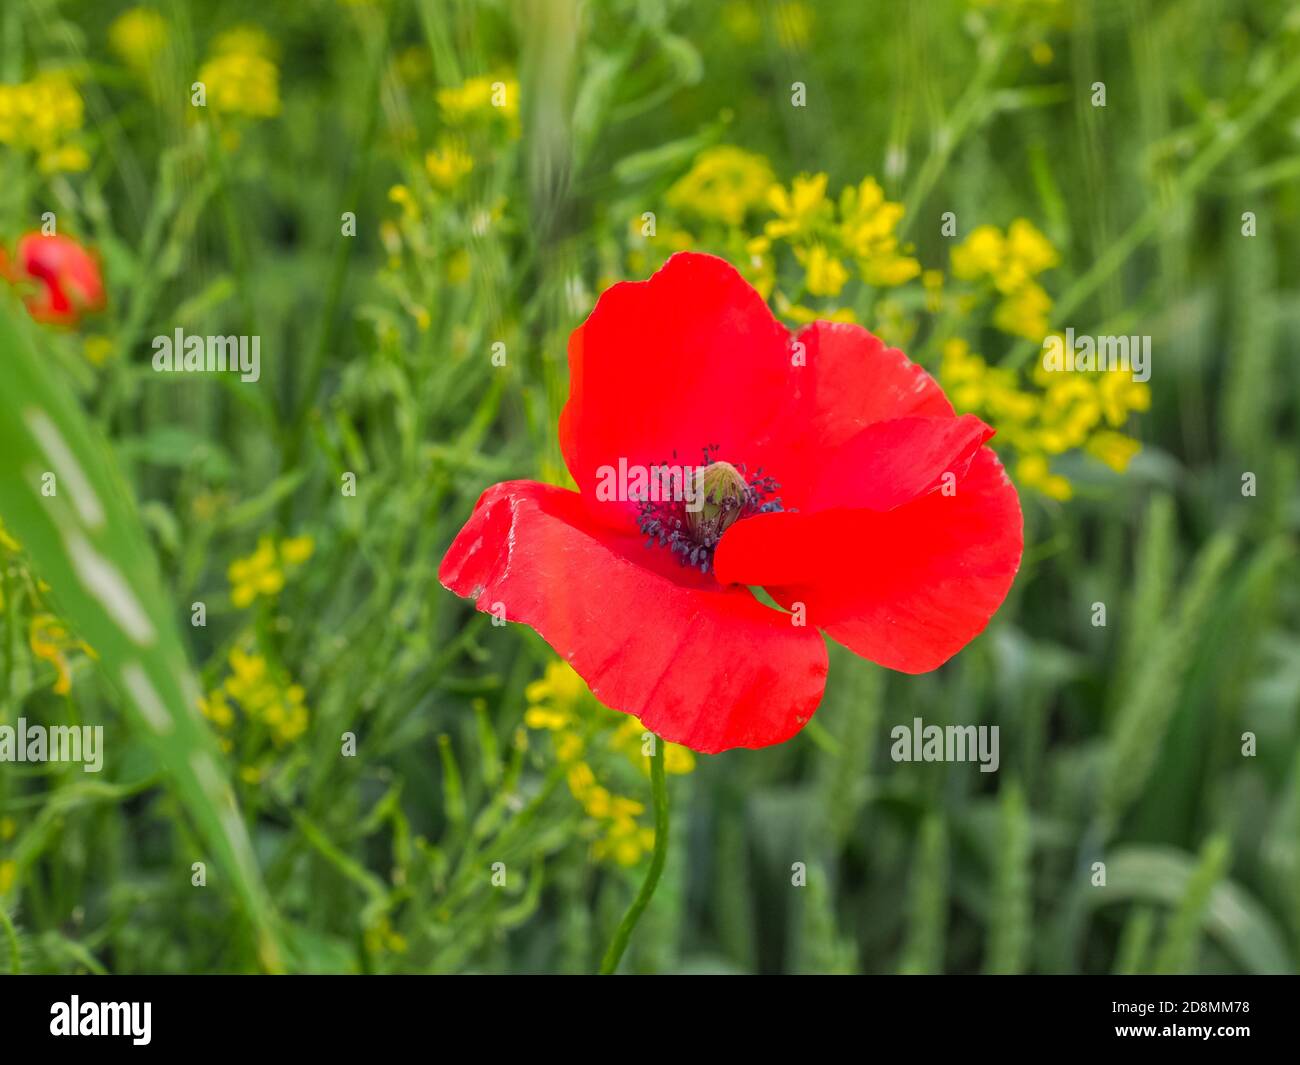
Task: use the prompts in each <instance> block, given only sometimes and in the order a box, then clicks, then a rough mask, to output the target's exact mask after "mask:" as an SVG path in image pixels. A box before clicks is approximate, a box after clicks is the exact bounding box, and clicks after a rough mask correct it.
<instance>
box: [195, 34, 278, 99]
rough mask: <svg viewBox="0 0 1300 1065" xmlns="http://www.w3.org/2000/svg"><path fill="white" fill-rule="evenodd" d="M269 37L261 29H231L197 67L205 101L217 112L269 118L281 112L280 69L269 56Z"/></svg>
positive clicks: (220, 38)
mask: <svg viewBox="0 0 1300 1065" xmlns="http://www.w3.org/2000/svg"><path fill="white" fill-rule="evenodd" d="M270 50H271V49H270V39H269V38H267V37H266V35H265V34H264V33H262V32H261V31H260V30H255V29H251V28H244V29H238V30H231V31H229V32H228V33H225V34H223V35H222V36H221V37H219V38H218V39H217V42H216V44H215V45H214V53H213V55H212V57H211V58H210V59H208V61H207V62H206V63H204V64H203V66H202V67H200V68H199V78H198V80H199V81H201V82H202V83H203V84H204V85H205V86H206V87H207V99H208V105H209V106H210V107H211V108H212V109H213V110H214V111H216V112H218V113H220V114H229V115H243V116H245V117H247V118H272V117H274V116H275V115H278V114H279V113H280V71H279V68H278V67H277V66H276V65H275V62H274V61H273V60H272V59H271V58H270V54H269V53H270Z"/></svg>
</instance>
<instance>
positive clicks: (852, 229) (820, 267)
mask: <svg viewBox="0 0 1300 1065" xmlns="http://www.w3.org/2000/svg"><path fill="white" fill-rule="evenodd" d="M826 183H827V177H826V175H825V174H813V175H811V176H810V175H802V176H800V177H797V178H795V179H794V181H793V182H791V184H790V187H789V188H788V189H786V188H785V187H784V186H781V185H775V186H773V187H772V189H771V190H769V192H768V206H769V207H771V209H772V211H773V212H774V213H775V214H776V218H774V219H773V220H772V221H770V222H768V223H767V225H766V226H764V228H763V238H761V239H760V240H759V241H758V242H756V244H755V246H754V249H753V250H755V251H757V252H758V253H760V254H762V253H764V252H766V251H767V248H768V246H770V245H769V243H768V242H770V241H775V240H785V241H787V242H789V244H790V245H791V247H792V248H793V250H794V253H795V257H796V258H797V259H798V260H799V262H800V264H801V265H802V266H803V267H804V287H805V288H806V289H807V290H808V293H809V294H810V295H813V296H819V297H820V296H830V297H834V296H838V295H839V294H840V291H841V289H843V287H844V285H845V283H846V282H847V281H848V280H849V277H850V273H849V270H848V268H847V267H846V266H845V264H844V260H846V259H848V260H850V261H852V262H854V263H855V264H856V266H857V268H858V274H859V276H860V277H861V278H862V280H863V281H864V282H866V283H867V284H868V285H871V286H873V287H875V288H892V287H894V286H897V285H902V284H905V283H906V282H908V281H910V280H912V278H914V277H916V276H918V275H919V274H920V273H921V264H920V263H918V262H917V261H916V260H915V259H913V258H912V257H911V256H910V255H907V254H906V251H907V250H908V249H904V248H903V247H902V246H900V244H899V241H898V237H897V235H896V230H897V229H898V223H899V222H900V221H902V218H903V205H902V204H901V203H892V202H890V201H889V200H887V199H885V193H884V190H883V189H882V188H881V187H880V184H879V182H877V181H876V179H875V178H872V177H868V178H865V179H864V180H863V181H862V183H861V184H860V185H857V186H852V185H850V186H849V187H848V188H846V189H844V190H843V191H842V192H841V193H840V198H839V203H838V205H837V204H836V203H835V202H834V201H832V200H831V199H829V198H828V197H827V195H826ZM796 317H797V315H796Z"/></svg>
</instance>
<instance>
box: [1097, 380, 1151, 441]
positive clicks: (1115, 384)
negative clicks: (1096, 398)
mask: <svg viewBox="0 0 1300 1065" xmlns="http://www.w3.org/2000/svg"><path fill="white" fill-rule="evenodd" d="M1097 391H1098V394H1099V395H1100V397H1101V409H1102V413H1103V414H1104V415H1105V417H1106V421H1107V423H1108V424H1110V425H1113V426H1116V427H1118V426H1121V425H1123V424H1124V423H1125V422H1126V421H1128V416H1129V412H1130V411H1135V410H1136V411H1145V410H1150V409H1151V386H1150V385H1148V384H1147V383H1146V382H1145V381H1135V380H1133V374H1132V371H1130V370H1120V369H1115V370H1107V371H1106V372H1105V373H1103V374H1101V376H1100V378H1099V379H1098V382H1097Z"/></svg>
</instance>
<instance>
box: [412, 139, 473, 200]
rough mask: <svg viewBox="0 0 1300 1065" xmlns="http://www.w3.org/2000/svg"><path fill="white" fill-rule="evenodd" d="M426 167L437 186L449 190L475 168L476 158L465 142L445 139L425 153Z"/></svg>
mask: <svg viewBox="0 0 1300 1065" xmlns="http://www.w3.org/2000/svg"><path fill="white" fill-rule="evenodd" d="M424 169H425V170H427V171H428V173H429V180H430V181H432V182H433V183H434V185H435V186H436V187H437V188H440V189H442V190H443V191H444V192H448V191H450V190H451V189H453V188H455V187H456V186H457V185H458V184H459V183H460V181H461V179H462V178H464V177H466V176H467V175H468V174H469V172H470V171H471V170H473V169H474V160H473V159H472V158H471V157H470V154H469V152H467V151H466V150H465V146H464V144H463V142H460V141H456V140H452V139H444V140H443V141H442V142H441V143H440V144H439V145H438V147H437V148H436V149H434V150H433V151H430V152H428V153H427V154H426V155H425V157H424Z"/></svg>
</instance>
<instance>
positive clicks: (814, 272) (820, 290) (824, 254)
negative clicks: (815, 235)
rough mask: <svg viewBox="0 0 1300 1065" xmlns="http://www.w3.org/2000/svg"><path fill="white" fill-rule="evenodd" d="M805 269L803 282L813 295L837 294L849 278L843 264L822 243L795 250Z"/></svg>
mask: <svg viewBox="0 0 1300 1065" xmlns="http://www.w3.org/2000/svg"><path fill="white" fill-rule="evenodd" d="M795 255H796V257H797V258H798V259H799V261H800V262H801V263H803V266H804V270H805V277H804V284H805V285H806V286H807V288H808V291H809V292H810V293H811V294H812V295H814V296H838V295H839V294H840V290H841V289H842V288H843V287H844V282H846V281H847V280H848V279H849V272H848V270H846V269H845V268H844V264H843V263H842V262H840V261H839V259H837V258H835V256H833V255H831V253H830V252H828V251H827V250H826V246H825V245H824V244H814V245H812V247H810V248H806V249H805V248H800V249H797V250H796V252H795Z"/></svg>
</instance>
